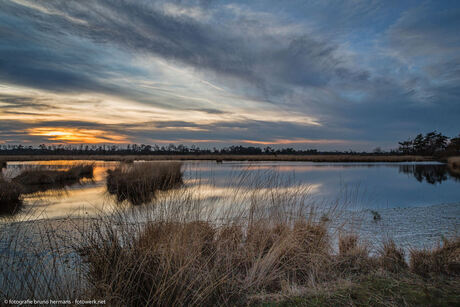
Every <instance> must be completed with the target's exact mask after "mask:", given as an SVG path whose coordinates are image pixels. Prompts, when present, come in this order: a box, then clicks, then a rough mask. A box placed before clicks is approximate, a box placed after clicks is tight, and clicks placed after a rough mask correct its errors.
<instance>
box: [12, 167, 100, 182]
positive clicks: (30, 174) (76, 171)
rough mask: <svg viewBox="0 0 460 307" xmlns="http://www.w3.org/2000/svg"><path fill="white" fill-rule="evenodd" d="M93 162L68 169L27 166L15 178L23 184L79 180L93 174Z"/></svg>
mask: <svg viewBox="0 0 460 307" xmlns="http://www.w3.org/2000/svg"><path fill="white" fill-rule="evenodd" d="M93 168H94V166H93V165H92V164H81V165H75V166H72V167H71V168H69V169H68V170H53V169H43V168H27V169H25V170H23V171H22V172H21V173H20V174H19V175H18V176H16V177H15V178H14V179H13V180H14V181H15V182H17V183H19V184H22V185H27V186H28V185H59V184H64V183H69V182H72V183H74V182H78V181H79V180H80V179H82V178H91V177H92V176H93Z"/></svg>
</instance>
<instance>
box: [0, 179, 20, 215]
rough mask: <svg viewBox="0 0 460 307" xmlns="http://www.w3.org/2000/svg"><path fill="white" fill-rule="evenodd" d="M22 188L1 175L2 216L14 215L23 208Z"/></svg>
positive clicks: (0, 206)
mask: <svg viewBox="0 0 460 307" xmlns="http://www.w3.org/2000/svg"><path fill="white" fill-rule="evenodd" d="M21 192H22V189H21V186H20V185H18V184H17V183H15V182H12V181H11V180H8V179H5V178H4V177H3V176H2V175H1V174H0V214H14V213H16V212H17V211H18V210H19V208H20V206H21V198H20V196H21Z"/></svg>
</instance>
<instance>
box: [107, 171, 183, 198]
mask: <svg viewBox="0 0 460 307" xmlns="http://www.w3.org/2000/svg"><path fill="white" fill-rule="evenodd" d="M181 168H182V164H181V163H174V162H173V163H161V162H159V163H142V164H134V163H131V164H121V165H119V166H118V167H117V168H116V169H114V170H108V171H107V190H108V192H109V193H111V194H115V195H116V196H117V199H118V201H124V200H128V201H130V202H131V203H133V204H135V205H138V204H142V203H145V202H148V201H150V200H151V199H152V198H153V197H154V196H155V193H156V192H157V191H159V190H168V189H172V188H174V187H177V186H179V185H180V184H182V170H181Z"/></svg>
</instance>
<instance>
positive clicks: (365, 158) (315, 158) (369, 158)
mask: <svg viewBox="0 0 460 307" xmlns="http://www.w3.org/2000/svg"><path fill="white" fill-rule="evenodd" d="M2 159H4V160H5V161H50V160H100V161H135V160H145V161H158V160H215V161H218V162H219V163H220V162H222V161H310V162H412V161H418V162H419V161H434V158H433V157H431V156H414V155H397V156H393V155H388V156H384V155H378V156H377V155H345V154H344V155H214V154H208V155H76V156H72V155H50V156H45V155H44V156H41V155H37V156H35V155H14V156H3V157H2Z"/></svg>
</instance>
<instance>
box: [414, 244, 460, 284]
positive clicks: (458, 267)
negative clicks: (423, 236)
mask: <svg viewBox="0 0 460 307" xmlns="http://www.w3.org/2000/svg"><path fill="white" fill-rule="evenodd" d="M410 254H411V257H410V268H411V270H412V271H413V272H414V273H416V274H419V275H421V276H425V277H426V276H429V275H430V274H447V275H460V237H458V238H456V239H453V240H448V239H444V241H443V243H442V244H440V245H439V246H438V247H437V248H434V249H425V250H411V251H410Z"/></svg>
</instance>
